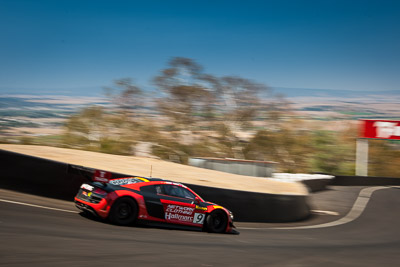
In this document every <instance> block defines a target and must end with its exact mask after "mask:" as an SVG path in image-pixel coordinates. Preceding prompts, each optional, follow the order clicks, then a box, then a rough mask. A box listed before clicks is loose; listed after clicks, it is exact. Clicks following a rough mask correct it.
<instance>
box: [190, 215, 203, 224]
mask: <svg viewBox="0 0 400 267" xmlns="http://www.w3.org/2000/svg"><path fill="white" fill-rule="evenodd" d="M204 218H205V216H204V214H203V213H195V214H194V218H193V222H194V223H198V224H203V222H204Z"/></svg>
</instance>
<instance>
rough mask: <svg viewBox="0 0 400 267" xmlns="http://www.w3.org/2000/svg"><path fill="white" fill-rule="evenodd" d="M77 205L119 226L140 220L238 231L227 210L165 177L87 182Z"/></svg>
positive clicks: (228, 231) (224, 231) (219, 230)
mask: <svg viewBox="0 0 400 267" xmlns="http://www.w3.org/2000/svg"><path fill="white" fill-rule="evenodd" d="M75 205H76V207H77V208H79V209H80V210H82V211H83V212H85V213H88V212H89V213H92V214H94V215H96V216H98V217H100V218H102V219H108V220H109V221H110V222H111V223H114V224H117V225H130V224H134V223H135V222H138V221H139V222H152V223H162V224H163V225H170V226H173V225H175V226H176V225H179V226H182V227H191V228H193V227H195V228H196V229H201V230H204V231H208V232H214V233H237V232H236V231H235V230H234V226H233V214H232V212H230V211H229V210H228V209H226V208H224V207H222V206H219V205H217V204H214V203H211V202H206V201H204V200H203V199H202V198H201V197H200V196H199V195H198V194H196V193H195V192H194V191H193V190H191V189H190V188H188V187H186V186H185V185H183V184H180V183H175V182H171V181H167V180H163V179H157V178H144V177H127V178H117V179H111V180H106V182H98V181H94V182H88V183H84V184H82V185H81V187H80V190H79V192H78V194H77V195H76V197H75Z"/></svg>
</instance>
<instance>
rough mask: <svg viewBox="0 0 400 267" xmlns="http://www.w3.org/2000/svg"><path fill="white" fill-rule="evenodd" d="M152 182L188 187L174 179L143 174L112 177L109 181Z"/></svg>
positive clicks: (117, 182)
mask: <svg viewBox="0 0 400 267" xmlns="http://www.w3.org/2000/svg"><path fill="white" fill-rule="evenodd" d="M150 182H151V183H152V184H173V185H179V186H183V187H186V186H185V185H183V184H181V183H177V182H174V181H170V180H165V179H161V178H153V177H143V176H130V177H120V178H115V179H110V181H109V183H111V184H114V185H129V184H142V183H150Z"/></svg>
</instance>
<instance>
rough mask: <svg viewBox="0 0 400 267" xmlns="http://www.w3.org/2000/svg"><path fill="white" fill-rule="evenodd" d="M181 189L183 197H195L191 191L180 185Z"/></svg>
mask: <svg viewBox="0 0 400 267" xmlns="http://www.w3.org/2000/svg"><path fill="white" fill-rule="evenodd" d="M181 189H182V191H183V194H184V197H185V198H187V199H195V198H196V196H195V195H194V194H193V193H192V192H190V191H189V190H187V189H185V188H182V187H181Z"/></svg>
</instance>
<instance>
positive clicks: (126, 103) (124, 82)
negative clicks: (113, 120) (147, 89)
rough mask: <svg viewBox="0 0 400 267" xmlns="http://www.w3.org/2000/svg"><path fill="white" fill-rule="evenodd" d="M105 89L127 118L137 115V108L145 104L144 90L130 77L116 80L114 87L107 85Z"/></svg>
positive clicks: (118, 109) (119, 111)
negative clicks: (143, 100)
mask: <svg viewBox="0 0 400 267" xmlns="http://www.w3.org/2000/svg"><path fill="white" fill-rule="evenodd" d="M105 91H106V96H107V97H108V98H110V101H111V103H113V104H114V105H115V106H116V108H117V112H118V113H120V114H121V115H123V116H125V117H127V118H130V119H133V118H134V117H136V115H137V114H136V112H135V110H136V109H138V108H139V107H140V106H142V105H143V102H142V96H143V91H142V89H140V87H138V86H137V85H135V84H134V83H133V80H132V79H130V78H123V79H118V80H115V81H114V85H113V86H112V87H105Z"/></svg>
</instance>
